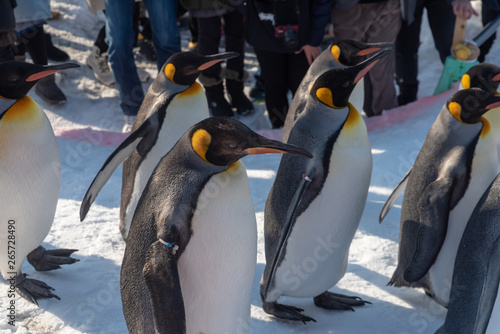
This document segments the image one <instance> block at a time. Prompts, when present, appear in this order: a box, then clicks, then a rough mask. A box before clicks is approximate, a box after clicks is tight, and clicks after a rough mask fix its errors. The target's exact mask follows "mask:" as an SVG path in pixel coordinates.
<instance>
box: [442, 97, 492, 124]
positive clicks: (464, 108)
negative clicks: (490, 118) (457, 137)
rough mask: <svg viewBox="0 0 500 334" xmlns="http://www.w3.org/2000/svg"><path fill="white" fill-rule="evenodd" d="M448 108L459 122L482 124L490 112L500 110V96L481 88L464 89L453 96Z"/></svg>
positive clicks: (447, 104)
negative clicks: (482, 120)
mask: <svg viewBox="0 0 500 334" xmlns="http://www.w3.org/2000/svg"><path fill="white" fill-rule="evenodd" d="M446 106H447V107H448V110H449V112H450V114H451V115H452V116H453V117H454V118H455V119H457V120H458V121H460V122H462V123H466V124H474V123H478V122H480V121H481V117H482V116H483V115H484V114H485V113H486V112H487V111H488V110H491V109H495V108H500V96H495V95H493V94H491V93H490V92H488V91H485V90H483V89H481V88H470V89H462V90H459V91H458V92H456V93H455V94H453V96H452V97H451V98H450V99H449V100H448V102H447V103H446Z"/></svg>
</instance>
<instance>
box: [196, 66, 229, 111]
mask: <svg viewBox="0 0 500 334" xmlns="http://www.w3.org/2000/svg"><path fill="white" fill-rule="evenodd" d="M199 80H200V82H201V83H202V84H203V87H205V94H206V95H207V102H208V109H209V110H210V113H211V114H212V116H228V117H232V116H234V114H233V109H232V108H231V105H230V104H229V102H227V100H226V97H225V96H224V84H223V83H222V79H221V78H220V77H215V78H213V77H207V76H205V75H203V74H201V75H200V76H199Z"/></svg>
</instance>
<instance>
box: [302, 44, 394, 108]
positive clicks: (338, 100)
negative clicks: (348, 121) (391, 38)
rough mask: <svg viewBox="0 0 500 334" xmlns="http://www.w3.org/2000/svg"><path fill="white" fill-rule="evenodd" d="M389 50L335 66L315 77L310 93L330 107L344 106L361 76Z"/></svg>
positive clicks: (346, 104)
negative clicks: (342, 66) (356, 63)
mask: <svg viewBox="0 0 500 334" xmlns="http://www.w3.org/2000/svg"><path fill="white" fill-rule="evenodd" d="M389 52H391V50H382V51H380V52H378V53H377V54H375V55H373V56H372V57H370V58H368V59H366V60H365V61H363V62H361V63H360V64H358V65H356V66H351V67H344V68H335V69H333V70H329V71H327V72H325V73H323V74H322V75H320V76H319V77H318V79H316V81H315V82H314V85H313V86H312V88H311V92H310V93H311V95H312V96H313V97H314V98H315V99H317V100H319V101H320V102H322V103H323V104H326V105H327V106H329V107H331V108H345V107H347V106H348V104H349V97H350V96H351V93H352V91H353V89H354V87H355V86H356V84H357V83H358V81H359V80H361V78H362V77H363V76H364V75H365V74H366V73H368V71H369V70H370V69H371V68H372V67H373V66H374V65H375V64H376V63H377V61H379V60H380V59H381V58H383V57H385V56H386V55H387V54H388V53H389Z"/></svg>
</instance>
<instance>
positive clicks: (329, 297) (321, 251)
mask: <svg viewBox="0 0 500 334" xmlns="http://www.w3.org/2000/svg"><path fill="white" fill-rule="evenodd" d="M389 52H390V51H389V50H382V51H380V52H379V53H377V54H376V55H373V56H372V57H371V58H369V59H367V60H365V61H363V62H362V63H360V64H358V65H356V66H353V67H342V68H336V69H333V70H329V71H326V72H325V73H323V74H322V75H320V76H319V77H318V78H317V79H316V81H315V82H314V84H313V86H312V88H311V90H310V92H309V94H308V100H307V102H306V103H305V107H304V110H303V111H302V112H301V113H300V115H299V116H298V118H297V119H296V120H295V122H294V125H293V127H292V128H291V131H290V136H289V137H288V143H289V144H295V145H300V146H301V147H303V148H305V149H306V150H309V151H310V152H311V153H312V154H313V155H314V158H313V159H311V160H307V159H304V158H302V157H292V156H288V155H287V156H283V157H282V159H281V163H280V166H279V169H278V173H277V175H276V180H275V181H274V184H273V186H272V188H271V192H270V194H269V197H268V199H267V202H266V207H265V218H264V234H265V251H266V267H265V270H264V275H263V277H262V281H261V299H262V306H263V309H264V311H265V312H267V313H269V314H272V315H274V316H276V317H279V318H283V319H288V320H299V321H302V322H306V321H311V320H312V321H315V320H314V319H313V318H311V317H308V316H307V315H305V314H303V313H302V311H303V310H302V309H299V308H296V307H293V306H287V305H282V304H279V303H278V298H279V297H280V296H290V297H298V298H306V297H314V302H315V304H316V305H317V306H320V307H324V308H327V309H344V310H345V309H352V307H351V306H359V305H364V304H365V301H363V300H361V299H360V298H357V297H348V296H342V295H338V294H334V293H331V292H328V291H327V290H328V289H329V288H331V287H332V286H334V285H335V284H336V283H337V282H338V281H339V280H340V279H341V278H342V277H343V276H344V274H345V271H346V268H347V257H348V253H349V246H350V244H351V241H352V239H353V237H354V233H355V232H356V230H357V227H358V225H359V221H360V219H361V214H362V213H363V209H364V206H365V203H366V197H367V195H368V187H369V185H370V178H371V170H372V155H371V148H370V143H369V141H368V133H367V130H366V125H365V123H364V121H363V119H362V117H361V115H360V114H359V112H358V111H357V110H356V109H355V108H354V107H353V106H352V105H351V104H350V103H349V102H348V100H349V95H350V93H351V92H352V90H353V89H354V86H355V85H356V83H357V82H358V81H359V80H360V79H361V78H362V77H363V75H365V74H366V73H367V72H368V71H369V70H370V69H371V68H372V67H373V66H374V65H375V64H376V62H377V61H378V60H379V59H380V58H382V57H384V56H386V55H387V54H388V53H389Z"/></svg>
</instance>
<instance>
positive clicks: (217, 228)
mask: <svg viewBox="0 0 500 334" xmlns="http://www.w3.org/2000/svg"><path fill="white" fill-rule="evenodd" d="M192 231H193V235H192V237H191V239H190V241H189V243H188V245H187V247H186V249H185V251H184V252H183V253H182V255H181V256H180V258H179V261H178V268H179V279H180V282H181V290H182V298H183V300H184V308H185V311H186V328H187V331H186V333H188V334H199V333H204V334H233V333H248V332H249V321H250V295H251V290H252V284H253V281H254V278H255V277H254V276H255V263H256V257H257V227H256V220H255V211H254V207H253V203H252V198H251V196H250V190H249V186H248V179H247V175H246V170H245V167H244V166H243V164H242V163H241V162H238V163H237V165H236V166H235V168H234V169H232V170H230V171H226V172H223V173H221V174H218V175H215V176H213V177H212V178H211V179H210V181H209V182H208V183H207V184H206V186H205V187H204V189H203V191H202V192H201V194H200V198H199V200H198V204H197V209H196V213H195V215H194V217H193V219H192Z"/></svg>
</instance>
